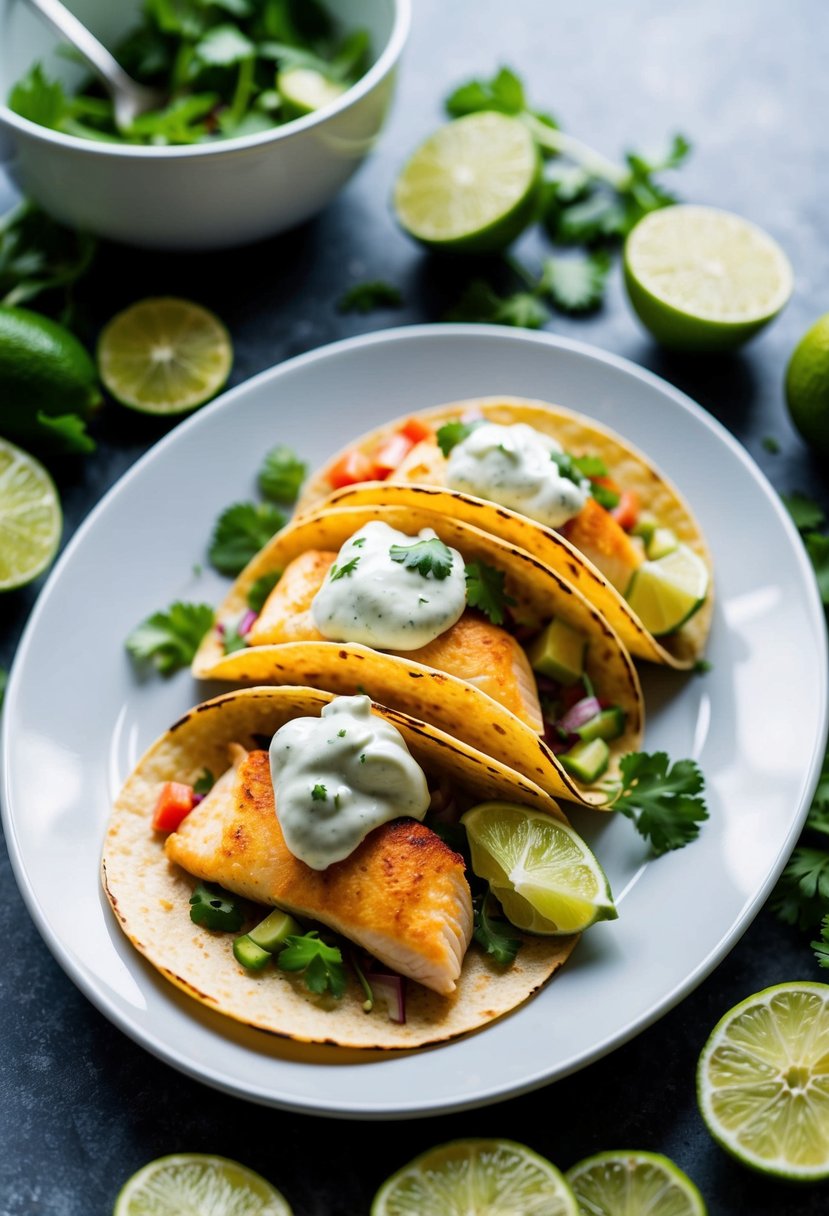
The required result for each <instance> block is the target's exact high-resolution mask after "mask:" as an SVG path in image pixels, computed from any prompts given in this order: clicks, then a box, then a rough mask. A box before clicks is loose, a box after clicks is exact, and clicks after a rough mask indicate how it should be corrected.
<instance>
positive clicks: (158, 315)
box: [98, 297, 233, 414]
mask: <svg viewBox="0 0 829 1216" xmlns="http://www.w3.org/2000/svg"><path fill="white" fill-rule="evenodd" d="M232 362H233V347H232V345H231V342H230V335H229V334H228V332H227V330H226V329H225V327H224V325H222V323H221V321H220V320H219V319H218V317H215V316H214V315H213V313H212V312H208V311H207V309H206V308H201V307H200V306H199V305H198V304H192V303H191V302H190V301H189V300H177V299H174V298H172V297H166V298H161V299H150V300H141V301H140V302H139V303H138V304H133V305H132V307H131V308H127V309H125V310H124V311H123V312H119V313H118V315H117V316H115V317H113V319H112V320H111V321H110V322H109V324H108V325H107V326H106V327H105V328H104V331H103V333H102V334H101V338H100V341H99V343H98V370H99V372H100V374H101V379H102V380H103V382H104V384H105V385H106V387H107V388H108V389H109V391H110V393H112V395H113V397H114V398H115V399H116V401H120V402H121V404H122V405H129V406H131V407H132V408H133V409H136V410H140V411H141V412H142V413H145V414H182V413H184V412H185V411H186V410H192V409H194V408H195V406H197V405H203V404H204V402H205V401H209V399H210V398H211V397H214V396H215V395H216V393H217V392H218V391H219V389H220V388H221V387H222V385H223V384H224V382H225V380H227V377H228V375H229V373H230V367H231V364H232Z"/></svg>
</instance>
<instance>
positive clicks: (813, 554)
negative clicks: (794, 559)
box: [803, 532, 829, 607]
mask: <svg viewBox="0 0 829 1216" xmlns="http://www.w3.org/2000/svg"><path fill="white" fill-rule="evenodd" d="M803 542H804V544H805V545H806V552H807V553H808V554H809V557H810V558H811V562H812V566H813V568H814V571H815V578H816V579H817V586H818V591H819V592H820V598H821V600H822V601H823V604H824V606H825V607H829V536H823V535H821V533H820V532H809V533H808V534H807V535H806V536H804V538H803Z"/></svg>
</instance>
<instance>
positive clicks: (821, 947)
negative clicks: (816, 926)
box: [810, 913, 829, 967]
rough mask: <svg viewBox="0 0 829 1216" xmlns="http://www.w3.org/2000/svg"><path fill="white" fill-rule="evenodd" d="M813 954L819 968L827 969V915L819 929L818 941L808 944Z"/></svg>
mask: <svg viewBox="0 0 829 1216" xmlns="http://www.w3.org/2000/svg"><path fill="white" fill-rule="evenodd" d="M810 945H811V947H812V949H813V950H814V952H815V958H816V959H817V962H818V966H819V967H829V913H827V915H826V916H824V918H823V921H822V924H821V929H820V940H819V941H816V942H811V943H810Z"/></svg>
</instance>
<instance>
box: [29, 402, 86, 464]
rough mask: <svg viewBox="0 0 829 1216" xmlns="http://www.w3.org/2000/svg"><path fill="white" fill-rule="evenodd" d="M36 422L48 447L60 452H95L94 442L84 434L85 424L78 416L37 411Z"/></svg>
mask: <svg viewBox="0 0 829 1216" xmlns="http://www.w3.org/2000/svg"><path fill="white" fill-rule="evenodd" d="M37 421H38V425H39V427H40V428H41V431H42V433H43V438H44V441H45V442H46V443H47V444H48V446H49V447H55V448H56V449H57V450H58V451H61V452H72V453H75V452H80V453H82V454H85V453H87V452H94V451H95V440H94V439H93V438H92V436H91V435H87V433H86V422H85V421H84V419H83V418H81V417H80V416H79V415H78V414H59V415H57V416H53V415H52V414H45V413H44V412H43V410H38V411H37Z"/></svg>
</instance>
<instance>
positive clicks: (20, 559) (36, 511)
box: [0, 439, 63, 591]
mask: <svg viewBox="0 0 829 1216" xmlns="http://www.w3.org/2000/svg"><path fill="white" fill-rule="evenodd" d="M62 528H63V516H62V513H61V508H60V499H59V497H58V492H57V490H56V489H55V483H54V482H53V481H52V478H51V477H50V476H49V474H48V473H47V472H46V470H45V469H44V467H43V465H42V464H40V463H39V461H37V460H35V459H34V457H33V456H30V455H29V454H28V452H24V451H22V450H21V449H20V448H17V447H15V446H14V444H11V443H8V442H7V441H6V440H5V439H0V591H11V590H12V589H13V588H14V587H22V586H23V585H24V584H25V583H30V582H31V581H32V579H35V578H37V576H38V575H39V574H42V573H43V571H44V570H45V569H46V567H47V566H48V565H49V564H50V563H51V562H52V560H53V558H54V556H55V553H56V552H57V548H58V545H59V544H60V536H61V531H62Z"/></svg>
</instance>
